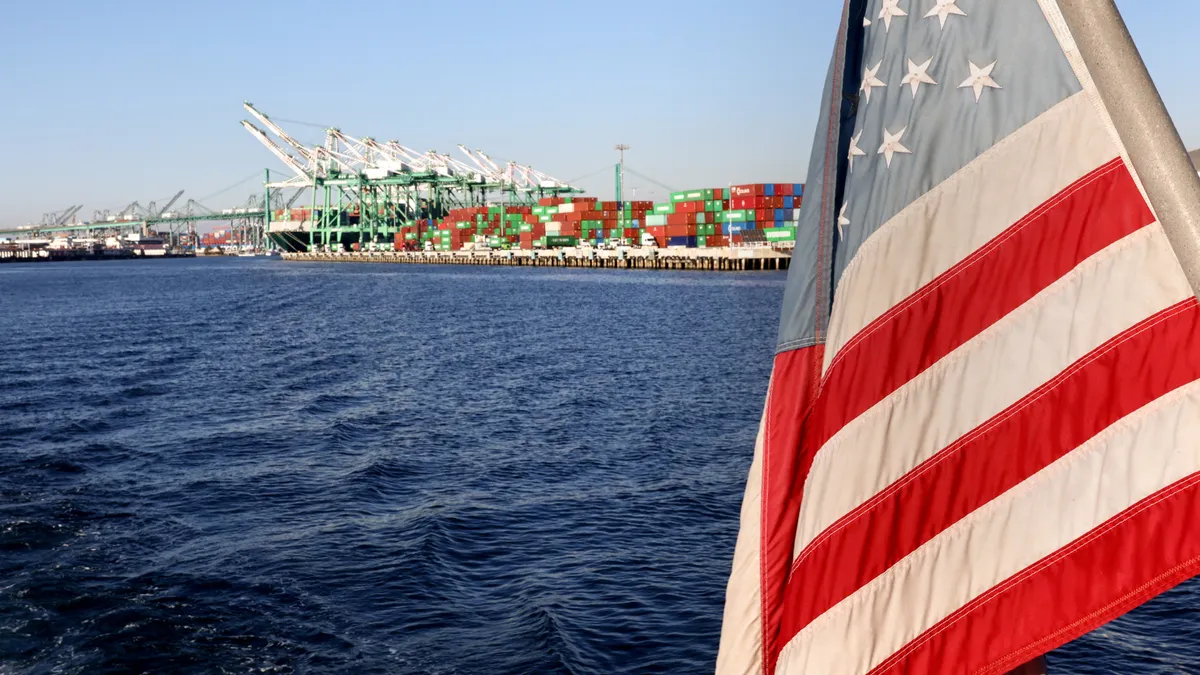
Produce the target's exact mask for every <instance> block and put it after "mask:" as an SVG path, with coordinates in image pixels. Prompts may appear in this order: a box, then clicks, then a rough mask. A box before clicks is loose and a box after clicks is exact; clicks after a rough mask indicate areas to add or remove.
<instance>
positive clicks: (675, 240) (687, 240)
mask: <svg viewBox="0 0 1200 675" xmlns="http://www.w3.org/2000/svg"><path fill="white" fill-rule="evenodd" d="M667 246H687V247H689V248H695V247H696V238H695V237H668V238H667Z"/></svg>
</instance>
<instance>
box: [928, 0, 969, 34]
mask: <svg viewBox="0 0 1200 675" xmlns="http://www.w3.org/2000/svg"><path fill="white" fill-rule="evenodd" d="M951 14H954V15H957V16H966V15H967V13H966V12H964V11H962V10H961V9H959V7H958V0H937V4H936V5H934V6H933V9H931V10H929V13H928V14H926V15H925V18H926V19H932V18H933V17H935V16H936V17H937V18H938V19H939V20H940V21H941V22H942V30H946V17H948V16H950V15H951Z"/></svg>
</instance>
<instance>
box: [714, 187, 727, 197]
mask: <svg viewBox="0 0 1200 675" xmlns="http://www.w3.org/2000/svg"><path fill="white" fill-rule="evenodd" d="M724 198H725V190H723V189H721V188H716V189H715V190H713V199H724Z"/></svg>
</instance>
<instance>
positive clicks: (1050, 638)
mask: <svg viewBox="0 0 1200 675" xmlns="http://www.w3.org/2000/svg"><path fill="white" fill-rule="evenodd" d="M1185 480H1189V479H1185ZM1194 482H1195V481H1193V483H1194ZM1198 563H1200V556H1196V557H1194V558H1191V559H1190V560H1187V561H1186V562H1183V563H1180V564H1178V565H1176V566H1174V567H1172V568H1171V569H1169V570H1167V571H1166V572H1164V573H1162V574H1160V575H1158V576H1157V577H1155V578H1153V579H1151V580H1150V581H1147V582H1146V583H1144V584H1142V585H1141V586H1138V587H1137V588H1135V589H1134V590H1132V591H1130V592H1129V593H1126V594H1125V595H1123V596H1121V597H1120V598H1117V599H1116V600H1114V601H1112V602H1110V603H1108V604H1107V605H1105V606H1104V607H1101V608H1100V609H1098V610H1096V611H1094V612H1092V613H1091V614H1088V615H1087V616H1085V617H1082V618H1080V619H1079V620H1077V621H1074V622H1072V623H1071V624H1069V625H1067V626H1064V627H1062V628H1060V629H1058V630H1056V631H1054V632H1053V633H1051V634H1050V635H1047V636H1046V637H1044V638H1041V639H1040V640H1036V641H1034V642H1031V643H1029V644H1028V645H1026V646H1024V647H1022V648H1020V649H1016V650H1013V651H1012V652H1009V653H1008V654H1007V655H1005V656H1004V657H1002V658H1000V659H997V660H996V661H994V662H992V663H991V664H990V665H987V666H984V667H982V668H980V669H978V670H976V671H975V673H976V675H985V674H987V673H998V672H1004V671H1006V670H1008V669H1009V668H1011V666H1012V665H1015V664H1016V663H1020V662H1022V661H1025V660H1027V659H1028V658H1030V657H1033V656H1034V655H1035V654H1036V653H1037V652H1041V651H1042V646H1043V645H1046V644H1048V643H1054V642H1057V641H1058V640H1059V638H1061V637H1062V636H1063V635H1068V634H1070V633H1073V632H1075V630H1076V629H1078V628H1080V627H1082V626H1091V627H1099V626H1100V625H1102V624H1103V623H1105V622H1106V621H1108V620H1109V618H1110V617H1108V616H1107V614H1108V613H1109V612H1111V611H1112V610H1114V609H1117V608H1119V607H1121V606H1123V605H1125V604H1126V603H1128V602H1129V601H1130V600H1133V599H1134V598H1137V599H1138V601H1139V602H1140V601H1142V600H1143V599H1147V600H1148V599H1149V598H1152V597H1154V596H1155V595H1156V594H1157V593H1158V590H1159V589H1160V588H1161V587H1164V586H1169V585H1171V584H1172V583H1175V582H1177V581H1183V580H1184V579H1187V578H1189V577H1191V576H1192V574H1193V573H1192V571H1191V568H1193V567H1196V565H1197V564H1198ZM1088 630H1091V628H1086V629H1084V631H1082V632H1087V631H1088Z"/></svg>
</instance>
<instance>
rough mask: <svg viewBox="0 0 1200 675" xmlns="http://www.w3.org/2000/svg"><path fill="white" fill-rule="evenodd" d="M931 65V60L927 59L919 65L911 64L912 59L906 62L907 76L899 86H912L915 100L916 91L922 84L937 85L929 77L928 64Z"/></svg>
mask: <svg viewBox="0 0 1200 675" xmlns="http://www.w3.org/2000/svg"><path fill="white" fill-rule="evenodd" d="M931 63H933V59H932V58H931V59H929V60H928V61H926V62H925V63H922V64H921V65H919V66H918V65H917V64H915V63H913V60H912V59H909V60H908V74H907V75H905V76H904V79H903V80H901V81H900V83H901V84H907V85H911V86H912V95H913V98H914V99H915V98H917V90H918V89H920V88H921V85H922V84H937V82H936V81H935V80H934V79H933V78H932V77H930V76H929V64H931Z"/></svg>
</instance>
